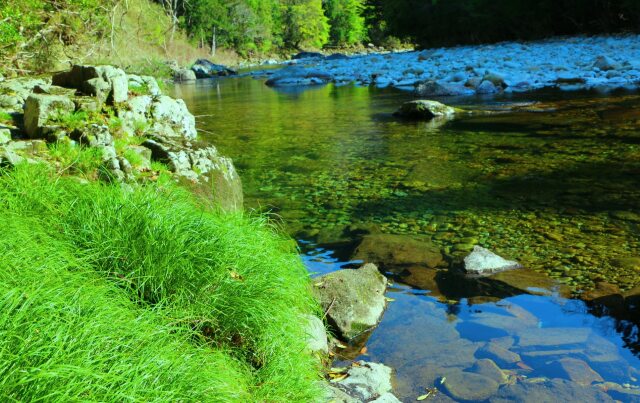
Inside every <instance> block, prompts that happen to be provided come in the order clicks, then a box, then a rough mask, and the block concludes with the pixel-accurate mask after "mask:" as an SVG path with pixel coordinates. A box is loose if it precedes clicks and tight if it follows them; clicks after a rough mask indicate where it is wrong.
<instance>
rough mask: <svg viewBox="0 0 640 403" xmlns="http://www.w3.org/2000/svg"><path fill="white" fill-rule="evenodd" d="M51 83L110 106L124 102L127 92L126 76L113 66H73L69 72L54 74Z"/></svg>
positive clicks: (127, 82) (127, 81)
mask: <svg viewBox="0 0 640 403" xmlns="http://www.w3.org/2000/svg"><path fill="white" fill-rule="evenodd" d="M52 83H53V85H58V86H60V87H65V88H74V89H76V90H78V91H80V92H81V93H83V94H85V95H91V96H94V97H96V98H98V99H99V100H100V101H101V102H108V103H110V104H114V103H119V102H124V101H126V100H127V97H128V91H129V80H128V78H127V74H126V73H125V72H124V71H122V70H121V69H118V68H116V67H113V66H80V65H75V66H73V67H72V68H71V70H70V71H66V72H62V73H58V74H55V75H54V76H53V77H52Z"/></svg>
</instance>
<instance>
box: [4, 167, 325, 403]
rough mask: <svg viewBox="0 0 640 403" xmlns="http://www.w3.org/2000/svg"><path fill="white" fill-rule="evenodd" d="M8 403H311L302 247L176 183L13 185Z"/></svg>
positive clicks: (54, 179)
mask: <svg viewBox="0 0 640 403" xmlns="http://www.w3.org/2000/svg"><path fill="white" fill-rule="evenodd" d="M0 204H1V206H2V211H3V213H2V214H1V215H0V224H2V226H3V228H4V229H5V230H4V231H3V235H2V236H0V253H2V255H3V259H2V261H1V262H0V312H1V313H0V396H2V400H3V401H35V400H38V399H40V400H47V401H51V400H54V401H69V400H75V399H79V400H99V401H176V400H186V401H310V400H313V399H314V397H315V396H317V390H316V388H315V386H314V384H315V381H316V379H317V374H318V368H317V364H316V361H315V360H314V359H313V358H312V357H310V356H308V355H306V354H304V353H303V349H304V338H305V337H304V332H303V330H302V326H301V325H300V323H301V320H300V315H301V314H303V313H317V307H316V305H315V303H314V302H313V300H312V299H311V297H310V294H309V289H308V279H307V273H306V271H305V269H304V267H303V266H302V264H301V262H300V260H299V258H298V256H297V254H296V253H295V250H294V247H293V246H292V244H291V243H290V241H289V240H287V239H286V238H281V237H280V236H278V235H277V234H276V233H275V232H274V230H273V229H272V228H270V227H269V226H268V225H267V224H266V223H265V222H264V220H263V219H261V218H247V217H242V216H240V215H227V214H223V213H220V212H218V211H214V210H210V209H204V208H202V207H201V206H199V205H198V204H197V203H196V202H195V201H194V200H193V198H192V197H191V196H190V195H189V194H188V193H186V192H185V191H183V190H181V189H179V188H177V187H175V186H174V185H173V184H171V182H169V181H166V182H163V181H160V183H158V184H152V185H147V186H144V187H134V188H129V189H127V188H121V187H120V186H118V185H107V184H103V183H99V182H89V183H86V182H81V181H78V180H77V179H74V178H68V177H61V176H59V175H57V174H55V173H53V172H52V171H51V170H50V169H49V168H47V167H46V166H43V165H36V166H34V165H31V166H28V165H21V166H18V167H17V168H16V169H15V170H14V171H12V172H3V173H2V176H1V178H0Z"/></svg>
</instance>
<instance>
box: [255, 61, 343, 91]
mask: <svg viewBox="0 0 640 403" xmlns="http://www.w3.org/2000/svg"><path fill="white" fill-rule="evenodd" d="M332 80H333V76H332V75H331V74H329V73H327V72H325V71H320V70H315V69H310V68H305V67H299V66H290V67H285V68H283V69H281V70H279V71H278V72H277V73H275V74H274V75H273V76H272V77H271V78H270V79H268V80H267V81H266V85H268V86H269V87H290V86H309V85H323V84H327V83H329V82H331V81H332Z"/></svg>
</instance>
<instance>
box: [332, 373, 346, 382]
mask: <svg viewBox="0 0 640 403" xmlns="http://www.w3.org/2000/svg"><path fill="white" fill-rule="evenodd" d="M347 376H348V375H347V374H343V375H340V376H337V377H335V378H333V379H331V382H340V381H344V380H345V379H347Z"/></svg>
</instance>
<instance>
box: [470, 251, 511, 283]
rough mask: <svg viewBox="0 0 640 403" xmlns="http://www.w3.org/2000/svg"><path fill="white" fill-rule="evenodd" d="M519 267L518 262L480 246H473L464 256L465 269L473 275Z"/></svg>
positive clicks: (488, 273) (489, 273) (484, 274)
mask: <svg viewBox="0 0 640 403" xmlns="http://www.w3.org/2000/svg"><path fill="white" fill-rule="evenodd" d="M521 267H522V266H521V265H520V263H518V262H515V261H510V260H506V259H504V258H502V257H500V256H498V255H496V254H495V253H493V252H491V251H490V250H488V249H485V248H483V247H481V246H475V247H474V248H473V252H471V254H469V255H468V256H467V257H465V258H464V269H465V271H466V272H467V274H470V275H474V276H487V275H491V274H495V273H499V272H502V271H505V270H512V269H519V268H521Z"/></svg>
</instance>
